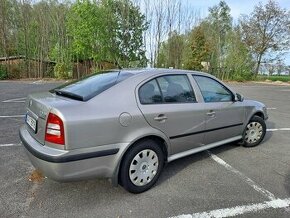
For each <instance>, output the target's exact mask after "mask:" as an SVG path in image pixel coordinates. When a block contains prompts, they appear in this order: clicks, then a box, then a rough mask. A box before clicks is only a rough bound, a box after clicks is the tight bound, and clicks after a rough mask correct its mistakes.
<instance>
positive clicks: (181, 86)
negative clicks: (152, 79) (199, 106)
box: [157, 75, 195, 103]
mask: <svg viewBox="0 0 290 218" xmlns="http://www.w3.org/2000/svg"><path fill="white" fill-rule="evenodd" d="M157 81H158V84H159V85H160V88H161V91H162V95H163V100H164V102H178V103H186V102H195V96H194V94H193V90H192V87H191V85H190V83H189V80H188V78H187V76H186V75H173V76H171V75H168V76H162V77H159V78H157Z"/></svg>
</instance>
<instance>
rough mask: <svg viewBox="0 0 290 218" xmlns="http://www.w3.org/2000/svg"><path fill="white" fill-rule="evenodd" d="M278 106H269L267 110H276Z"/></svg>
mask: <svg viewBox="0 0 290 218" xmlns="http://www.w3.org/2000/svg"><path fill="white" fill-rule="evenodd" d="M276 109H277V108H275V107H267V110H276Z"/></svg>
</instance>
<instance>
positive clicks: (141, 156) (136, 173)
mask: <svg viewBox="0 0 290 218" xmlns="http://www.w3.org/2000/svg"><path fill="white" fill-rule="evenodd" d="M158 164H159V161H158V156H157V154H156V153H155V152H154V151H152V150H150V149H146V150H143V151H140V152H139V153H138V154H137V155H136V156H135V157H134V158H133V160H132V162H131V164H130V169H129V177H130V180H131V182H132V183H133V184H134V185H136V186H144V185H146V184H148V183H149V182H150V181H152V179H153V178H154V176H155V175H156V173H157V169H158Z"/></svg>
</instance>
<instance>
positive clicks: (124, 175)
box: [120, 139, 164, 194]
mask: <svg viewBox="0 0 290 218" xmlns="http://www.w3.org/2000/svg"><path fill="white" fill-rule="evenodd" d="M144 150H151V151H153V152H155V154H156V155H157V159H158V168H157V170H156V173H155V175H153V178H152V179H151V181H149V182H148V183H147V184H144V185H142V186H138V185H135V184H134V183H133V182H132V181H131V179H130V175H129V171H130V166H131V163H132V164H133V162H132V161H133V159H134V158H135V157H137V155H138V154H139V153H140V152H141V151H144ZM153 152H152V153H153ZM153 154H154V153H153ZM152 159H153V158H152ZM148 162H149V161H148ZM163 166H164V153H163V151H162V149H161V147H160V145H159V144H158V143H157V142H155V141H154V140H151V139H146V140H143V141H140V142H138V143H136V144H135V145H134V146H133V147H132V148H130V150H128V152H127V153H126V154H125V156H124V157H123V160H122V163H121V168H120V184H121V185H122V186H123V187H124V188H125V189H126V190H127V191H129V192H131V193H135V194H137V193H141V192H144V191H147V190H148V189H150V188H151V187H152V186H153V185H154V184H155V183H156V181H157V180H158V178H159V176H160V174H161V171H162V169H163ZM148 169H150V168H149V167H148ZM140 170H141V168H140ZM152 172H153V171H152ZM151 175H152V174H151ZM146 182H147V181H146Z"/></svg>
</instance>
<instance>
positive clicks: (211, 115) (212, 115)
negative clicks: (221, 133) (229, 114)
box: [206, 110, 215, 117]
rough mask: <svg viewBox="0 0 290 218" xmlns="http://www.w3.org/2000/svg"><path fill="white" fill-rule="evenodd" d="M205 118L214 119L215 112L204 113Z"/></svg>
mask: <svg viewBox="0 0 290 218" xmlns="http://www.w3.org/2000/svg"><path fill="white" fill-rule="evenodd" d="M206 115H207V116H209V117H214V116H215V112H214V111H213V110H210V111H209V112H207V113H206Z"/></svg>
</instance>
